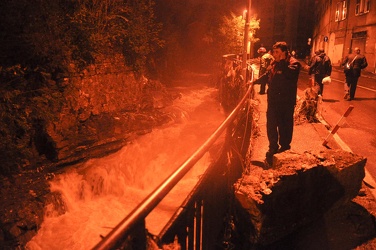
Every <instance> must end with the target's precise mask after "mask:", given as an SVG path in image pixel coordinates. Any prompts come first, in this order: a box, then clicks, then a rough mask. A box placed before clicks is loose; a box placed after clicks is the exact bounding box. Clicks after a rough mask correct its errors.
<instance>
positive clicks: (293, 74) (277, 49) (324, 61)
mask: <svg viewBox="0 0 376 250" xmlns="http://www.w3.org/2000/svg"><path fill="white" fill-rule="evenodd" d="M288 48H289V47H288V45H287V43H286V42H277V43H275V44H274V45H273V47H272V50H271V51H269V52H267V50H266V49H265V48H264V47H261V48H260V49H259V50H258V53H259V54H260V70H259V77H258V78H257V79H256V80H254V81H253V82H252V84H260V92H259V93H260V94H265V93H267V111H266V119H267V121H266V133H267V137H268V141H269V149H268V151H267V152H266V163H267V164H269V165H271V164H272V161H273V155H274V154H276V153H280V152H283V151H286V150H289V149H290V148H291V146H290V144H291V141H292V135H293V128H294V109H295V105H296V94H297V87H298V85H297V83H298V77H299V73H300V69H301V67H302V65H301V63H300V62H299V61H298V60H297V59H295V58H294V57H293V56H292V55H291V54H290V53H289V50H288ZM354 52H355V53H353V54H350V55H348V56H346V57H345V58H344V60H343V62H342V65H343V66H345V65H346V64H347V63H348V64H349V67H350V70H346V71H345V76H346V86H348V89H349V90H347V92H346V95H345V98H346V99H347V100H353V99H354V96H355V90H356V86H357V82H358V79H359V77H360V71H361V69H364V68H365V67H367V60H366V58H365V56H364V55H361V54H360V49H359V48H355V50H354ZM308 73H309V74H311V75H312V80H313V85H317V86H318V94H319V95H321V96H322V95H323V92H324V84H323V79H324V78H325V77H327V76H330V75H331V73H332V63H331V61H330V58H329V57H328V56H327V55H326V54H325V51H324V49H320V50H318V51H317V52H316V53H315V55H314V56H313V58H312V60H311V63H310V64H309V66H308ZM266 85H268V89H267V91H265V90H266Z"/></svg>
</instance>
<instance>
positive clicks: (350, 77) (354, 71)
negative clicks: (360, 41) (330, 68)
mask: <svg viewBox="0 0 376 250" xmlns="http://www.w3.org/2000/svg"><path fill="white" fill-rule="evenodd" d="M342 66H343V67H345V70H344V72H345V77H346V85H345V96H344V99H346V100H348V101H351V100H354V98H355V91H356V86H357V85H358V80H359V77H360V72H361V70H362V69H364V68H366V67H367V66H368V63H367V59H366V57H365V56H364V55H362V54H360V49H359V48H358V47H356V48H355V49H354V53H352V54H349V55H347V56H346V57H345V58H344V59H343V62H342Z"/></svg>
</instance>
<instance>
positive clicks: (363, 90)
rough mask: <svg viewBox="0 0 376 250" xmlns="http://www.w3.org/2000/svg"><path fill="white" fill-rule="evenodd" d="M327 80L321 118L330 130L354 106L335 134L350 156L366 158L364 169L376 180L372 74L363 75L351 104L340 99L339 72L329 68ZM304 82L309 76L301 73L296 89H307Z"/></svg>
mask: <svg viewBox="0 0 376 250" xmlns="http://www.w3.org/2000/svg"><path fill="white" fill-rule="evenodd" d="M331 78H332V82H331V84H330V85H326V86H325V87H324V92H323V103H322V117H323V119H324V120H325V121H326V122H327V123H328V124H329V125H330V126H331V128H333V127H334V126H335V125H336V124H338V122H339V121H340V120H341V118H342V116H343V115H344V113H345V112H346V110H347V109H348V108H349V106H350V105H353V106H354V109H353V110H352V112H351V113H350V114H349V116H348V117H347V118H344V119H342V122H341V123H339V125H340V128H339V130H338V131H337V133H336V134H337V136H338V137H339V138H340V140H341V141H342V142H343V143H345V144H346V145H347V146H348V147H349V148H350V150H351V151H352V152H353V153H355V154H358V155H361V156H364V157H366V158H367V164H366V169H367V170H368V172H369V173H370V174H371V176H372V177H373V179H374V180H376V75H373V74H370V73H368V74H367V73H366V74H363V76H361V77H360V79H359V81H358V87H357V90H356V93H355V99H354V100H352V101H346V100H344V99H343V96H344V83H345V76H344V73H343V72H342V70H340V69H339V68H335V69H333V72H332V76H331ZM308 82H309V76H308V74H307V72H306V71H304V70H303V71H302V72H301V74H300V77H299V89H300V90H304V89H305V88H307V83H308ZM374 188H376V187H374Z"/></svg>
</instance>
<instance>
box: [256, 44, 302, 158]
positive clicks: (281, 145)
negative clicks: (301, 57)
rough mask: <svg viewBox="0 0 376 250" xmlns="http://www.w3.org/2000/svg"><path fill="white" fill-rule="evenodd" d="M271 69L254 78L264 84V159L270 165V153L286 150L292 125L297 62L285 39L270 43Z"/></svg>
mask: <svg viewBox="0 0 376 250" xmlns="http://www.w3.org/2000/svg"><path fill="white" fill-rule="evenodd" d="M273 58H274V61H273V62H272V64H271V69H270V70H269V71H267V72H266V74H264V75H262V76H260V77H259V78H258V79H257V80H255V81H254V82H253V83H254V84H261V83H265V82H266V83H267V84H268V91H267V111H266V119H267V121H266V131H267V136H268V140H269V150H268V152H266V162H267V163H268V164H269V165H271V164H272V162H273V155H274V154H276V153H279V152H283V151H286V150H289V149H290V144H291V141H292V134H293V127H294V109H295V105H296V94H297V88H298V77H299V72H300V69H301V64H300V63H299V61H298V60H296V59H295V58H293V57H292V56H291V55H290V54H289V52H288V46H287V43H286V42H283V41H281V42H277V43H275V44H274V45H273Z"/></svg>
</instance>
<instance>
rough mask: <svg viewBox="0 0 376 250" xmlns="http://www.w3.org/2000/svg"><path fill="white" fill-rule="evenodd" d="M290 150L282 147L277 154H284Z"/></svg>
mask: <svg viewBox="0 0 376 250" xmlns="http://www.w3.org/2000/svg"><path fill="white" fill-rule="evenodd" d="M289 149H290V148H284V147H281V148H279V149H278V151H277V153H282V152H285V151H287V150H289Z"/></svg>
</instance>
